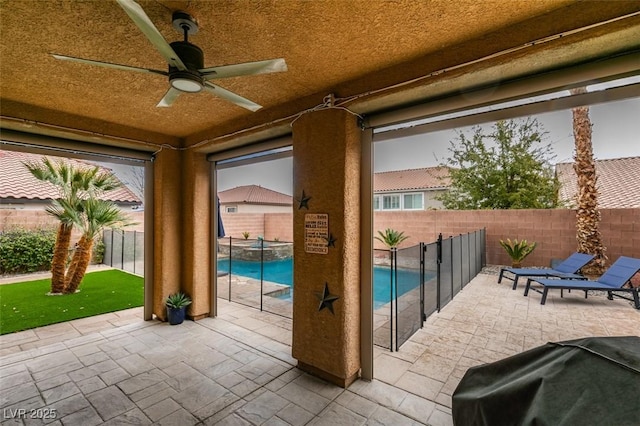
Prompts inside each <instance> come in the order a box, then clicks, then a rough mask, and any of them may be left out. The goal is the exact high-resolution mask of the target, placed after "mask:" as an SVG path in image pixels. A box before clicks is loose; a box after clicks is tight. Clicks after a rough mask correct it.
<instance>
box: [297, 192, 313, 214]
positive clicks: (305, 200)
mask: <svg viewBox="0 0 640 426" xmlns="http://www.w3.org/2000/svg"><path fill="white" fill-rule="evenodd" d="M310 199H311V197H308V196H307V195H306V194H305V193H304V189H303V190H302V197H300V198H299V199H298V210H300V209H302V208H303V207H304V208H305V209H307V210H309V200H310Z"/></svg>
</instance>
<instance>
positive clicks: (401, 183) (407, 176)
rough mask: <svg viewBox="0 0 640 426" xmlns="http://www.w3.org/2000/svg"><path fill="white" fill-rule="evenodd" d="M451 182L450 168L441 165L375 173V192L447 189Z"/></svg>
mask: <svg viewBox="0 0 640 426" xmlns="http://www.w3.org/2000/svg"><path fill="white" fill-rule="evenodd" d="M450 184H451V180H450V178H449V168H448V167H440V166H439V167H427V168H422V169H408V170H396V171H392V172H381V173H376V174H374V175H373V192H391V191H410V190H434V189H445V188H448V187H449V186H450Z"/></svg>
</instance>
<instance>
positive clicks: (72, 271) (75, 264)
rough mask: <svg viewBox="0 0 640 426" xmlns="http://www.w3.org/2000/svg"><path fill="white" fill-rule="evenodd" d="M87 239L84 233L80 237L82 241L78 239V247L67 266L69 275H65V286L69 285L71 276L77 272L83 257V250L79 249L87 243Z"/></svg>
mask: <svg viewBox="0 0 640 426" xmlns="http://www.w3.org/2000/svg"><path fill="white" fill-rule="evenodd" d="M85 241H86V238H85V236H84V235H82V236H81V237H80V241H78V243H77V244H76V249H75V250H74V252H73V257H72V258H71V263H70V264H69V267H68V268H67V275H66V277H65V282H64V286H65V288H66V287H68V286H69V282H70V281H71V278H72V277H73V275H74V274H75V273H76V270H77V269H78V262H79V261H80V257H81V251H80V250H78V247H80V246H82V245H83V244H86V243H85Z"/></svg>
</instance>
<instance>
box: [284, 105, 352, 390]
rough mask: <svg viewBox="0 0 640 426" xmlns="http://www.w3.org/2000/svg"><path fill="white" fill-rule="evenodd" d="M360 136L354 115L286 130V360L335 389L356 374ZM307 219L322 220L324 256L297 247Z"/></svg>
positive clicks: (320, 117) (318, 116)
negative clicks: (289, 286)
mask: <svg viewBox="0 0 640 426" xmlns="http://www.w3.org/2000/svg"><path fill="white" fill-rule="evenodd" d="M360 138H361V132H360V129H359V127H358V123H357V118H356V117H355V116H353V115H352V114H350V113H348V112H346V111H344V110H339V109H328V110H322V111H316V112H313V113H309V114H305V115H303V116H302V117H300V118H299V119H298V120H296V121H295V123H294V125H293V187H294V194H293V195H294V202H293V227H294V230H293V234H294V238H293V240H294V257H293V259H294V267H293V272H294V297H293V346H292V355H293V357H294V358H296V359H297V360H298V367H299V368H300V369H302V370H305V371H307V372H309V373H311V374H314V375H317V376H319V377H322V378H324V379H326V380H329V381H331V382H333V383H335V384H337V385H339V386H343V387H347V386H349V385H350V384H351V383H352V382H353V381H354V380H355V379H356V378H357V377H358V372H359V370H360V291H359V290H360V249H359V241H360V210H359V208H360V206H359V200H360V187H359V184H360V162H361V156H360ZM303 191H304V198H303ZM307 206H308V208H307ZM313 214H327V215H328V228H329V233H330V236H332V237H333V238H330V241H327V247H326V249H327V253H326V254H322V253H311V252H310V251H320V252H322V251H323V249H322V247H317V246H316V249H311V247H310V246H308V245H306V244H305V243H309V242H310V240H309V238H308V237H309V235H310V234H309V233H307V235H306V237H307V238H305V223H307V225H309V224H310V222H309V220H310V219H313V217H312V216H311V215H313ZM316 217H317V216H316ZM305 219H306V222H305ZM325 284H326V286H325ZM325 288H327V289H328V294H327V293H326V292H325ZM336 297H337V299H335V298H336ZM331 308H333V313H332V312H331Z"/></svg>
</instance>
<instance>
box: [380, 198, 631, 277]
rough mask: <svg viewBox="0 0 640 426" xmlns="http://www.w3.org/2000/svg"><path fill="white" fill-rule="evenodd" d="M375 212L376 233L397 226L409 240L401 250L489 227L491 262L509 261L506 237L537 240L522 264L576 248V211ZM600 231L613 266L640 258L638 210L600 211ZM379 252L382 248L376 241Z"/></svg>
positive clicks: (563, 254) (539, 262)
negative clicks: (623, 258) (625, 258)
mask: <svg viewBox="0 0 640 426" xmlns="http://www.w3.org/2000/svg"><path fill="white" fill-rule="evenodd" d="M407 213H409V212H376V213H375V214H374V232H376V233H377V230H384V229H385V228H393V229H395V230H397V231H404V232H405V235H409V236H410V238H409V239H408V240H407V241H405V243H403V244H402V247H407V246H411V245H413V244H416V243H417V242H419V241H421V240H422V241H426V242H430V241H434V240H436V239H437V237H438V233H442V235H443V237H448V236H452V235H453V236H455V235H459V234H462V233H467V232H472V231H475V230H476V229H480V228H483V227H486V229H487V263H488V264H499V265H507V264H510V259H509V257H508V256H507V255H506V253H505V251H504V249H503V248H502V247H501V246H500V244H499V241H500V240H501V239H506V238H511V239H514V238H517V239H518V240H521V239H526V240H528V241H535V242H537V244H538V245H537V247H536V249H535V250H534V252H533V253H532V254H531V255H529V256H528V257H527V258H526V259H525V261H524V263H523V266H534V265H535V266H541V265H549V264H550V261H551V259H561V258H565V257H567V256H568V255H570V254H571V253H573V252H574V251H575V250H576V247H577V244H576V229H575V211H574V210H566V209H554V210H470V211H448V210H437V211H424V212H411V213H409V214H407ZM601 217H602V219H601V222H600V232H601V234H602V240H603V243H604V245H605V247H606V248H607V251H606V254H607V256H608V257H609V263H612V262H613V261H615V260H616V259H617V258H618V257H619V256H631V257H636V258H640V209H604V210H601ZM375 246H376V247H377V248H381V247H383V246H382V244H380V243H378V242H377V241H376V245H375Z"/></svg>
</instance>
